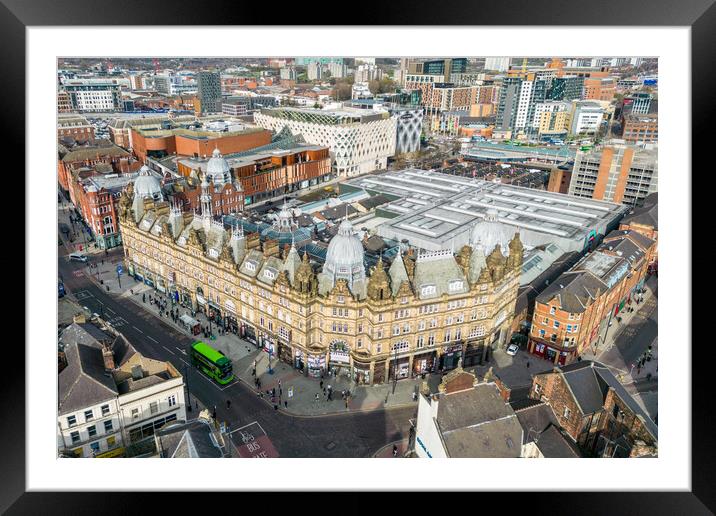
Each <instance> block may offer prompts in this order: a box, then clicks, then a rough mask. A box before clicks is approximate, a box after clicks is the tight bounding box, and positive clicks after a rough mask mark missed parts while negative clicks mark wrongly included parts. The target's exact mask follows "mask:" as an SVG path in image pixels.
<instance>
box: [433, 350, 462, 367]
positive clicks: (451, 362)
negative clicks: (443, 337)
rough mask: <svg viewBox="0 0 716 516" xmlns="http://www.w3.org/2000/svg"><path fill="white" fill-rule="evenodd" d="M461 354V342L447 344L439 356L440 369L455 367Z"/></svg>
mask: <svg viewBox="0 0 716 516" xmlns="http://www.w3.org/2000/svg"><path fill="white" fill-rule="evenodd" d="M461 356H462V344H453V345H451V346H447V347H446V348H445V351H443V354H442V356H441V357H440V364H439V366H438V367H439V369H440V370H442V371H450V370H452V369H455V368H456V367H457V365H458V363H459V361H460V357H461Z"/></svg>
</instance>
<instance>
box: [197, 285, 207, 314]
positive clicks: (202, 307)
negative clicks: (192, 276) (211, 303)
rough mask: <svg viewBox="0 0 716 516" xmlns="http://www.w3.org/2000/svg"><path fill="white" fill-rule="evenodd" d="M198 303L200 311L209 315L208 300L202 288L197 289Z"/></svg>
mask: <svg viewBox="0 0 716 516" xmlns="http://www.w3.org/2000/svg"><path fill="white" fill-rule="evenodd" d="M196 302H197V304H198V305H199V310H201V311H202V312H204V313H206V314H208V311H207V309H206V298H205V297H204V290H202V288H201V287H196Z"/></svg>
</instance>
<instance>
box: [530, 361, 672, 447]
mask: <svg viewBox="0 0 716 516" xmlns="http://www.w3.org/2000/svg"><path fill="white" fill-rule="evenodd" d="M554 373H559V374H561V375H562V378H563V379H564V380H565V382H566V384H567V387H568V388H569V390H570V391H571V393H572V395H573V396H574V400H575V401H576V402H577V405H578V406H579V409H580V410H581V411H582V413H583V414H585V415H587V414H593V413H594V412H597V411H599V410H602V409H603V407H604V401H605V399H606V395H607V393H608V392H609V389H610V388H612V389H613V390H614V393H615V394H616V395H617V396H618V397H619V399H620V400H622V402H623V403H624V404H625V405H626V406H627V407H629V410H631V411H632V412H633V413H634V414H635V415H636V416H637V417H638V418H639V419H640V420H641V421H642V423H643V424H644V427H645V429H646V430H647V431H648V432H649V433H650V434H651V435H652V437H653V438H654V439H657V438H658V427H657V426H656V423H654V421H652V419H651V417H649V414H647V413H646V411H645V410H644V409H643V408H642V407H641V406H640V405H639V404H638V403H637V402H636V400H635V399H634V397H633V396H632V395H631V394H629V392H627V390H626V389H625V388H624V386H623V385H622V384H621V383H620V382H619V380H617V378H616V377H615V376H614V374H613V373H612V372H611V371H610V370H609V368H608V367H607V366H605V365H604V364H601V363H599V362H593V361H591V360H582V361H579V362H573V363H572V364H569V365H566V366H562V367H556V368H554V370H553V371H545V372H543V373H538V374H537V375H535V376H538V375H544V374H554Z"/></svg>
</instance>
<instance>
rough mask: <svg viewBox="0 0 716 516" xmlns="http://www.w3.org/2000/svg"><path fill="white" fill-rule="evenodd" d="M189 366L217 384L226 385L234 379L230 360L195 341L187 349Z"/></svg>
mask: <svg viewBox="0 0 716 516" xmlns="http://www.w3.org/2000/svg"><path fill="white" fill-rule="evenodd" d="M189 357H190V358H191V364H192V365H193V366H194V367H197V368H198V369H200V370H201V371H203V372H204V374H205V375H206V376H208V377H209V378H213V379H214V380H215V381H216V382H217V383H219V384H221V385H226V384H227V383H229V382H230V381H231V380H233V379H234V373H233V368H232V365H231V360H229V359H228V358H226V357H225V356H224V355H223V354H222V353H221V352H219V351H217V350H215V349H214V348H212V347H211V346H209V345H207V344H205V343H203V342H201V341H197V342H195V343H194V344H192V345H191V347H190V348H189Z"/></svg>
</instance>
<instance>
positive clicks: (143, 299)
mask: <svg viewBox="0 0 716 516" xmlns="http://www.w3.org/2000/svg"><path fill="white" fill-rule="evenodd" d="M146 302H147V295H146V294H142V303H146Z"/></svg>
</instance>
